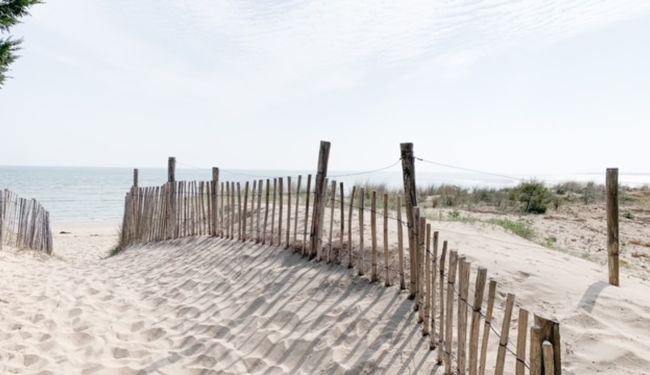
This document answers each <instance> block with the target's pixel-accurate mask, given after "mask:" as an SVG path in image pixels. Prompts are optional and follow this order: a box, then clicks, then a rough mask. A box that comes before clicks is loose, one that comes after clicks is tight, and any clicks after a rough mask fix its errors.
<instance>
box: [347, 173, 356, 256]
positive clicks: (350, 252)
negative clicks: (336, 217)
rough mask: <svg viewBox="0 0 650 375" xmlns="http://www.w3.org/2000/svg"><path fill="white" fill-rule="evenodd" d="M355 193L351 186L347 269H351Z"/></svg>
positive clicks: (354, 187)
mask: <svg viewBox="0 0 650 375" xmlns="http://www.w3.org/2000/svg"><path fill="white" fill-rule="evenodd" d="M356 192H357V187H356V186H352V194H350V208H349V210H348V268H352V247H353V246H352V214H353V212H352V208H353V207H354V195H355V193H356Z"/></svg>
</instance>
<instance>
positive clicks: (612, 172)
mask: <svg viewBox="0 0 650 375" xmlns="http://www.w3.org/2000/svg"><path fill="white" fill-rule="evenodd" d="M606 180H607V181H606V184H607V268H608V270H609V284H610V285H614V286H619V285H620V282H619V259H618V253H619V242H618V168H607V179H606Z"/></svg>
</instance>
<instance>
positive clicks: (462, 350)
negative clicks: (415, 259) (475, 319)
mask: <svg viewBox="0 0 650 375" xmlns="http://www.w3.org/2000/svg"><path fill="white" fill-rule="evenodd" d="M469 274H470V264H469V263H468V262H467V261H466V260H465V258H462V259H461V261H460V266H459V273H458V289H459V291H458V375H464V374H465V370H466V367H467V366H466V359H467V307H468V305H469V302H468V301H467V296H468V294H469Z"/></svg>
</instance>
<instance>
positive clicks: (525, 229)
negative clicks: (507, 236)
mask: <svg viewBox="0 0 650 375" xmlns="http://www.w3.org/2000/svg"><path fill="white" fill-rule="evenodd" d="M488 222H489V223H491V224H494V225H498V226H500V227H502V228H503V229H505V230H508V231H510V232H512V233H514V234H516V235H517V236H519V237H523V238H525V239H527V240H530V239H532V238H533V237H534V236H535V231H534V230H533V228H532V227H531V226H530V225H529V224H528V223H526V222H523V221H512V220H509V219H490V220H489V221H488Z"/></svg>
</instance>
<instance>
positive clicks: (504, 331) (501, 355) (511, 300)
mask: <svg viewBox="0 0 650 375" xmlns="http://www.w3.org/2000/svg"><path fill="white" fill-rule="evenodd" d="M514 304H515V295H514V294H512V293H508V296H507V297H506V311H505V313H504V315H503V323H502V324H501V339H500V340H499V350H498V352H497V364H496V368H495V370H494V375H503V369H504V366H505V359H506V347H507V346H508V334H509V333H510V320H511V318H512V307H513V306H514Z"/></svg>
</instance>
